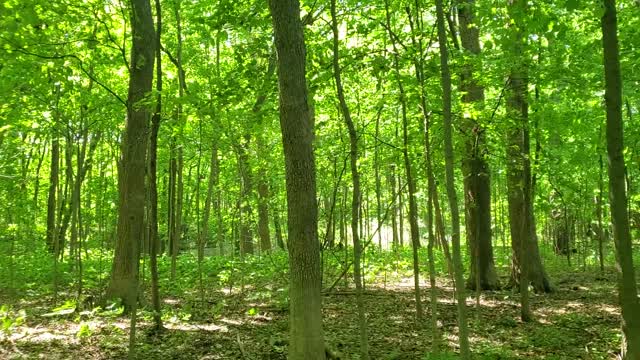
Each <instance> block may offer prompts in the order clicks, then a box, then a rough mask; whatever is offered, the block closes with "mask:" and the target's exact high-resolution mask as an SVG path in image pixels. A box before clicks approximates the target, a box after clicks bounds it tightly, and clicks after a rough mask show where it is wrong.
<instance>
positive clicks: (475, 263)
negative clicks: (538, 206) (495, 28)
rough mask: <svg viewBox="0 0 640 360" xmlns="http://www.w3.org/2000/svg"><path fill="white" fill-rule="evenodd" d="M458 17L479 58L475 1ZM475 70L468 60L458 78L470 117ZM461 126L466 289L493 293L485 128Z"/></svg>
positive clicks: (478, 103) (479, 98) (476, 87)
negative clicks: (477, 289)
mask: <svg viewBox="0 0 640 360" xmlns="http://www.w3.org/2000/svg"><path fill="white" fill-rule="evenodd" d="M458 18H459V21H460V39H461V44H462V47H463V48H464V49H465V51H467V52H468V53H469V55H470V56H478V55H479V54H480V41H479V30H478V24H477V23H476V17H475V0H465V1H464V2H463V3H462V4H460V5H459V7H458ZM476 71H477V70H476V68H475V67H474V66H473V65H472V61H471V62H469V63H468V64H466V65H465V66H464V67H463V70H462V74H461V76H460V78H461V84H460V90H461V91H462V92H463V93H464V95H463V96H462V101H463V103H465V104H466V105H465V106H467V108H468V110H469V111H468V113H469V114H475V113H479V112H478V111H477V110H481V108H482V104H483V102H484V88H483V87H482V86H481V85H480V84H479V83H478V80H477V79H476V75H475V72H476ZM463 126H464V132H465V135H466V138H465V157H464V159H463V165H462V175H463V177H464V194H465V195H464V200H465V209H466V213H465V220H466V221H465V222H466V230H467V231H466V232H467V243H468V245H469V250H470V252H471V254H470V255H471V256H470V259H471V262H470V268H469V270H470V271H469V273H470V275H469V278H468V279H467V288H469V289H475V288H476V285H480V289H482V290H494V289H497V288H498V287H499V286H500V284H499V282H498V276H497V274H496V269H495V263H494V261H493V246H492V244H491V182H490V178H489V174H490V169H489V165H488V164H487V161H486V159H485V158H484V156H485V153H486V151H487V149H486V144H485V139H484V132H485V129H484V128H483V127H482V125H481V124H479V123H478V121H477V119H474V118H473V117H467V118H465V119H464V122H463ZM476 283H478V284H476Z"/></svg>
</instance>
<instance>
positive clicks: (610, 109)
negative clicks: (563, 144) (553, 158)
mask: <svg viewBox="0 0 640 360" xmlns="http://www.w3.org/2000/svg"><path fill="white" fill-rule="evenodd" d="M617 32H618V20H617V15H616V2H615V0H604V15H603V16H602V45H603V48H604V75H605V105H606V108H607V153H608V155H609V166H608V170H609V203H610V205H611V221H612V223H613V238H614V243H615V248H616V261H617V263H618V266H617V268H618V297H619V301H620V306H621V308H622V332H623V341H622V358H623V359H630V360H631V359H633V360H636V359H640V300H639V299H638V289H637V285H636V278H635V271H634V268H633V257H632V254H633V249H632V241H631V234H630V229H629V213H628V209H627V194H626V191H625V164H624V155H623V139H624V136H623V124H622V78H621V72H620V58H619V45H618V33H617Z"/></svg>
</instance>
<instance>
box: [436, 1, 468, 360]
mask: <svg viewBox="0 0 640 360" xmlns="http://www.w3.org/2000/svg"><path fill="white" fill-rule="evenodd" d="M443 8H444V6H443V5H442V0H436V15H437V22H438V46H439V48H440V84H441V86H442V102H443V118H444V124H443V127H444V161H445V181H446V187H447V197H448V198H449V211H451V245H452V247H453V272H454V277H455V286H456V301H457V307H458V329H459V330H458V331H459V335H458V338H459V341H460V356H461V357H462V358H463V359H470V358H471V350H470V349H469V328H468V325H467V309H466V308H467V298H466V295H465V291H464V285H463V273H462V259H461V255H460V215H459V212H458V195H457V194H456V189H455V178H454V173H453V161H454V159H453V156H454V155H453V135H452V131H451V128H452V125H451V72H450V71H449V54H448V53H447V35H446V32H445V27H444V9H443Z"/></svg>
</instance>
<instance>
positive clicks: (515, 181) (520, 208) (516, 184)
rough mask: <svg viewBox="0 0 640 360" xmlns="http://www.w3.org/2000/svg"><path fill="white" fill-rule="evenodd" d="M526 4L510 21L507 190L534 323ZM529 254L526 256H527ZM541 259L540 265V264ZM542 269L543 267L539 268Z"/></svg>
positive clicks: (519, 278) (524, 306)
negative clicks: (525, 28)
mask: <svg viewBox="0 0 640 360" xmlns="http://www.w3.org/2000/svg"><path fill="white" fill-rule="evenodd" d="M526 9H527V6H526V3H525V2H524V1H523V0H511V1H510V4H509V17H510V18H511V19H512V22H511V26H512V30H511V43H510V54H511V56H512V57H513V60H514V61H513V63H512V64H513V65H512V66H511V69H510V73H509V89H508V90H509V91H508V97H507V121H508V124H507V127H508V130H507V138H506V146H507V188H508V202H509V225H510V230H511V247H512V250H513V257H512V263H513V266H512V269H513V270H512V274H513V275H512V277H513V279H512V280H513V282H514V284H519V286H520V317H521V318H522V321H530V320H531V317H532V315H531V311H530V309H529V281H530V279H531V278H532V277H531V275H530V274H533V271H532V270H533V269H532V266H531V265H532V261H528V260H527V259H528V258H530V257H532V256H531V254H530V251H531V250H532V248H533V246H532V244H531V242H533V241H535V238H532V237H531V232H530V231H531V228H532V224H531V222H532V221H533V214H532V213H529V211H530V210H532V206H529V203H528V202H527V201H529V202H530V201H531V196H530V195H531V192H530V191H531V177H530V175H531V163H530V162H529V146H528V145H529V136H528V135H529V133H528V130H527V128H528V125H529V124H528V122H529V117H528V109H529V107H528V100H527V94H528V92H527V76H528V73H527V63H526V61H525V54H524V44H525V43H526V38H525V35H524V34H525V32H524V24H523V19H524V16H525V14H526ZM525 254H527V255H525ZM539 260H540V259H539V256H538V261H539ZM540 266H542V265H540Z"/></svg>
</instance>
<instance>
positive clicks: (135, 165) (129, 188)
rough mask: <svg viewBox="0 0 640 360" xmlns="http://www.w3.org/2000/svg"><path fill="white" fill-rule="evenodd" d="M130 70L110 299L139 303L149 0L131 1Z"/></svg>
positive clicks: (150, 49) (150, 53)
mask: <svg viewBox="0 0 640 360" xmlns="http://www.w3.org/2000/svg"><path fill="white" fill-rule="evenodd" d="M131 7H132V8H131V13H130V17H131V30H132V47H131V62H130V64H131V68H130V70H129V71H130V76H129V92H128V97H127V122H126V125H125V130H124V134H123V139H122V145H121V158H120V161H119V169H118V170H119V171H118V194H119V203H118V238H117V242H116V248H115V253H114V261H113V268H112V272H111V282H110V285H109V290H108V297H117V298H121V299H122V300H124V303H125V304H126V306H127V307H128V308H130V309H131V308H133V307H134V306H135V305H136V303H137V301H136V300H137V288H138V259H139V256H140V254H139V248H140V241H141V239H142V238H143V237H144V227H143V220H144V219H143V218H144V202H145V189H144V178H145V162H146V150H147V135H148V134H147V123H148V120H149V110H148V109H147V108H146V107H145V106H140V105H139V104H138V103H139V102H140V101H141V100H143V99H144V98H145V96H146V95H147V94H148V93H149V92H150V91H151V85H152V80H153V59H154V48H155V32H154V29H153V19H152V17H151V5H150V3H149V0H131Z"/></svg>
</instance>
